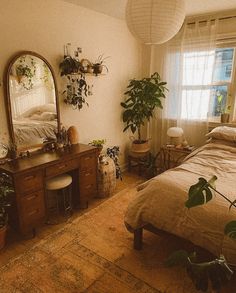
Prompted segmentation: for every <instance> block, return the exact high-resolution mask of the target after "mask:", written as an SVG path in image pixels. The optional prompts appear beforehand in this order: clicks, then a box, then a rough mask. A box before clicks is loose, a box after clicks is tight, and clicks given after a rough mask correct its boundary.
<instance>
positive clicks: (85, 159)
mask: <svg viewBox="0 0 236 293" xmlns="http://www.w3.org/2000/svg"><path fill="white" fill-rule="evenodd" d="M97 157H98V152H97V149H96V148H94V147H92V146H88V145H83V144H78V145H73V146H71V147H68V148H66V149H62V150H57V151H55V152H47V153H40V154H35V155H32V157H29V158H23V159H18V160H15V161H12V162H10V163H7V164H4V165H2V166H0V172H4V173H7V174H8V175H10V177H11V178H12V184H13V187H14V190H15V194H14V198H13V204H12V206H11V209H10V211H9V222H10V225H14V226H15V227H16V228H17V230H18V231H19V232H20V233H22V234H27V233H30V232H32V231H34V230H35V228H36V227H37V225H39V224H40V223H43V222H44V220H45V215H46V209H45V181H46V180H47V179H48V178H51V177H54V176H57V175H59V174H63V173H69V174H71V175H72V178H73V183H72V200H73V207H77V206H79V207H83V208H84V207H87V206H88V202H89V199H90V198H92V197H94V196H95V195H96V194H97V161H98V160H97Z"/></svg>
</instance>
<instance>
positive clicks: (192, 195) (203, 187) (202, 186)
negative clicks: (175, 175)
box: [185, 176, 217, 209]
mask: <svg viewBox="0 0 236 293" xmlns="http://www.w3.org/2000/svg"><path fill="white" fill-rule="evenodd" d="M216 179H217V177H216V176H213V177H212V178H211V179H210V180H209V181H207V180H206V179H204V178H202V177H201V178H199V179H198V183H196V184H194V185H192V186H191V187H190V189H189V192H188V200H187V201H186V202H185V206H186V207H187V208H189V209H190V208H192V207H196V206H199V205H203V204H205V203H207V202H208V201H210V200H211V199H212V197H213V194H212V191H211V189H210V187H211V186H214V183H215V181H216Z"/></svg>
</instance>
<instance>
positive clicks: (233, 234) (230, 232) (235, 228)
mask: <svg viewBox="0 0 236 293" xmlns="http://www.w3.org/2000/svg"><path fill="white" fill-rule="evenodd" d="M225 234H226V235H227V236H229V237H230V238H232V239H235V240H236V221H231V222H229V223H228V224H227V225H226V226H225Z"/></svg>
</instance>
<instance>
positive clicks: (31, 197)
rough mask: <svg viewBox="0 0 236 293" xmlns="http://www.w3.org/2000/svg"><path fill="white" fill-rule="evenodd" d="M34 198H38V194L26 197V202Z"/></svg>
mask: <svg viewBox="0 0 236 293" xmlns="http://www.w3.org/2000/svg"><path fill="white" fill-rule="evenodd" d="M36 197H38V194H34V195H32V196H29V197H27V200H28V201H30V200H32V199H35V198H36Z"/></svg>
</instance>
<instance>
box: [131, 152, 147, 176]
mask: <svg viewBox="0 0 236 293" xmlns="http://www.w3.org/2000/svg"><path fill="white" fill-rule="evenodd" d="M149 155H150V151H147V152H143V153H138V152H137V153H136V152H130V153H129V156H128V171H129V172H130V171H131V169H132V167H135V166H137V167H138V174H139V175H141V174H142V167H143V166H145V163H147V162H148V159H149ZM133 162H134V164H132V163H133Z"/></svg>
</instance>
